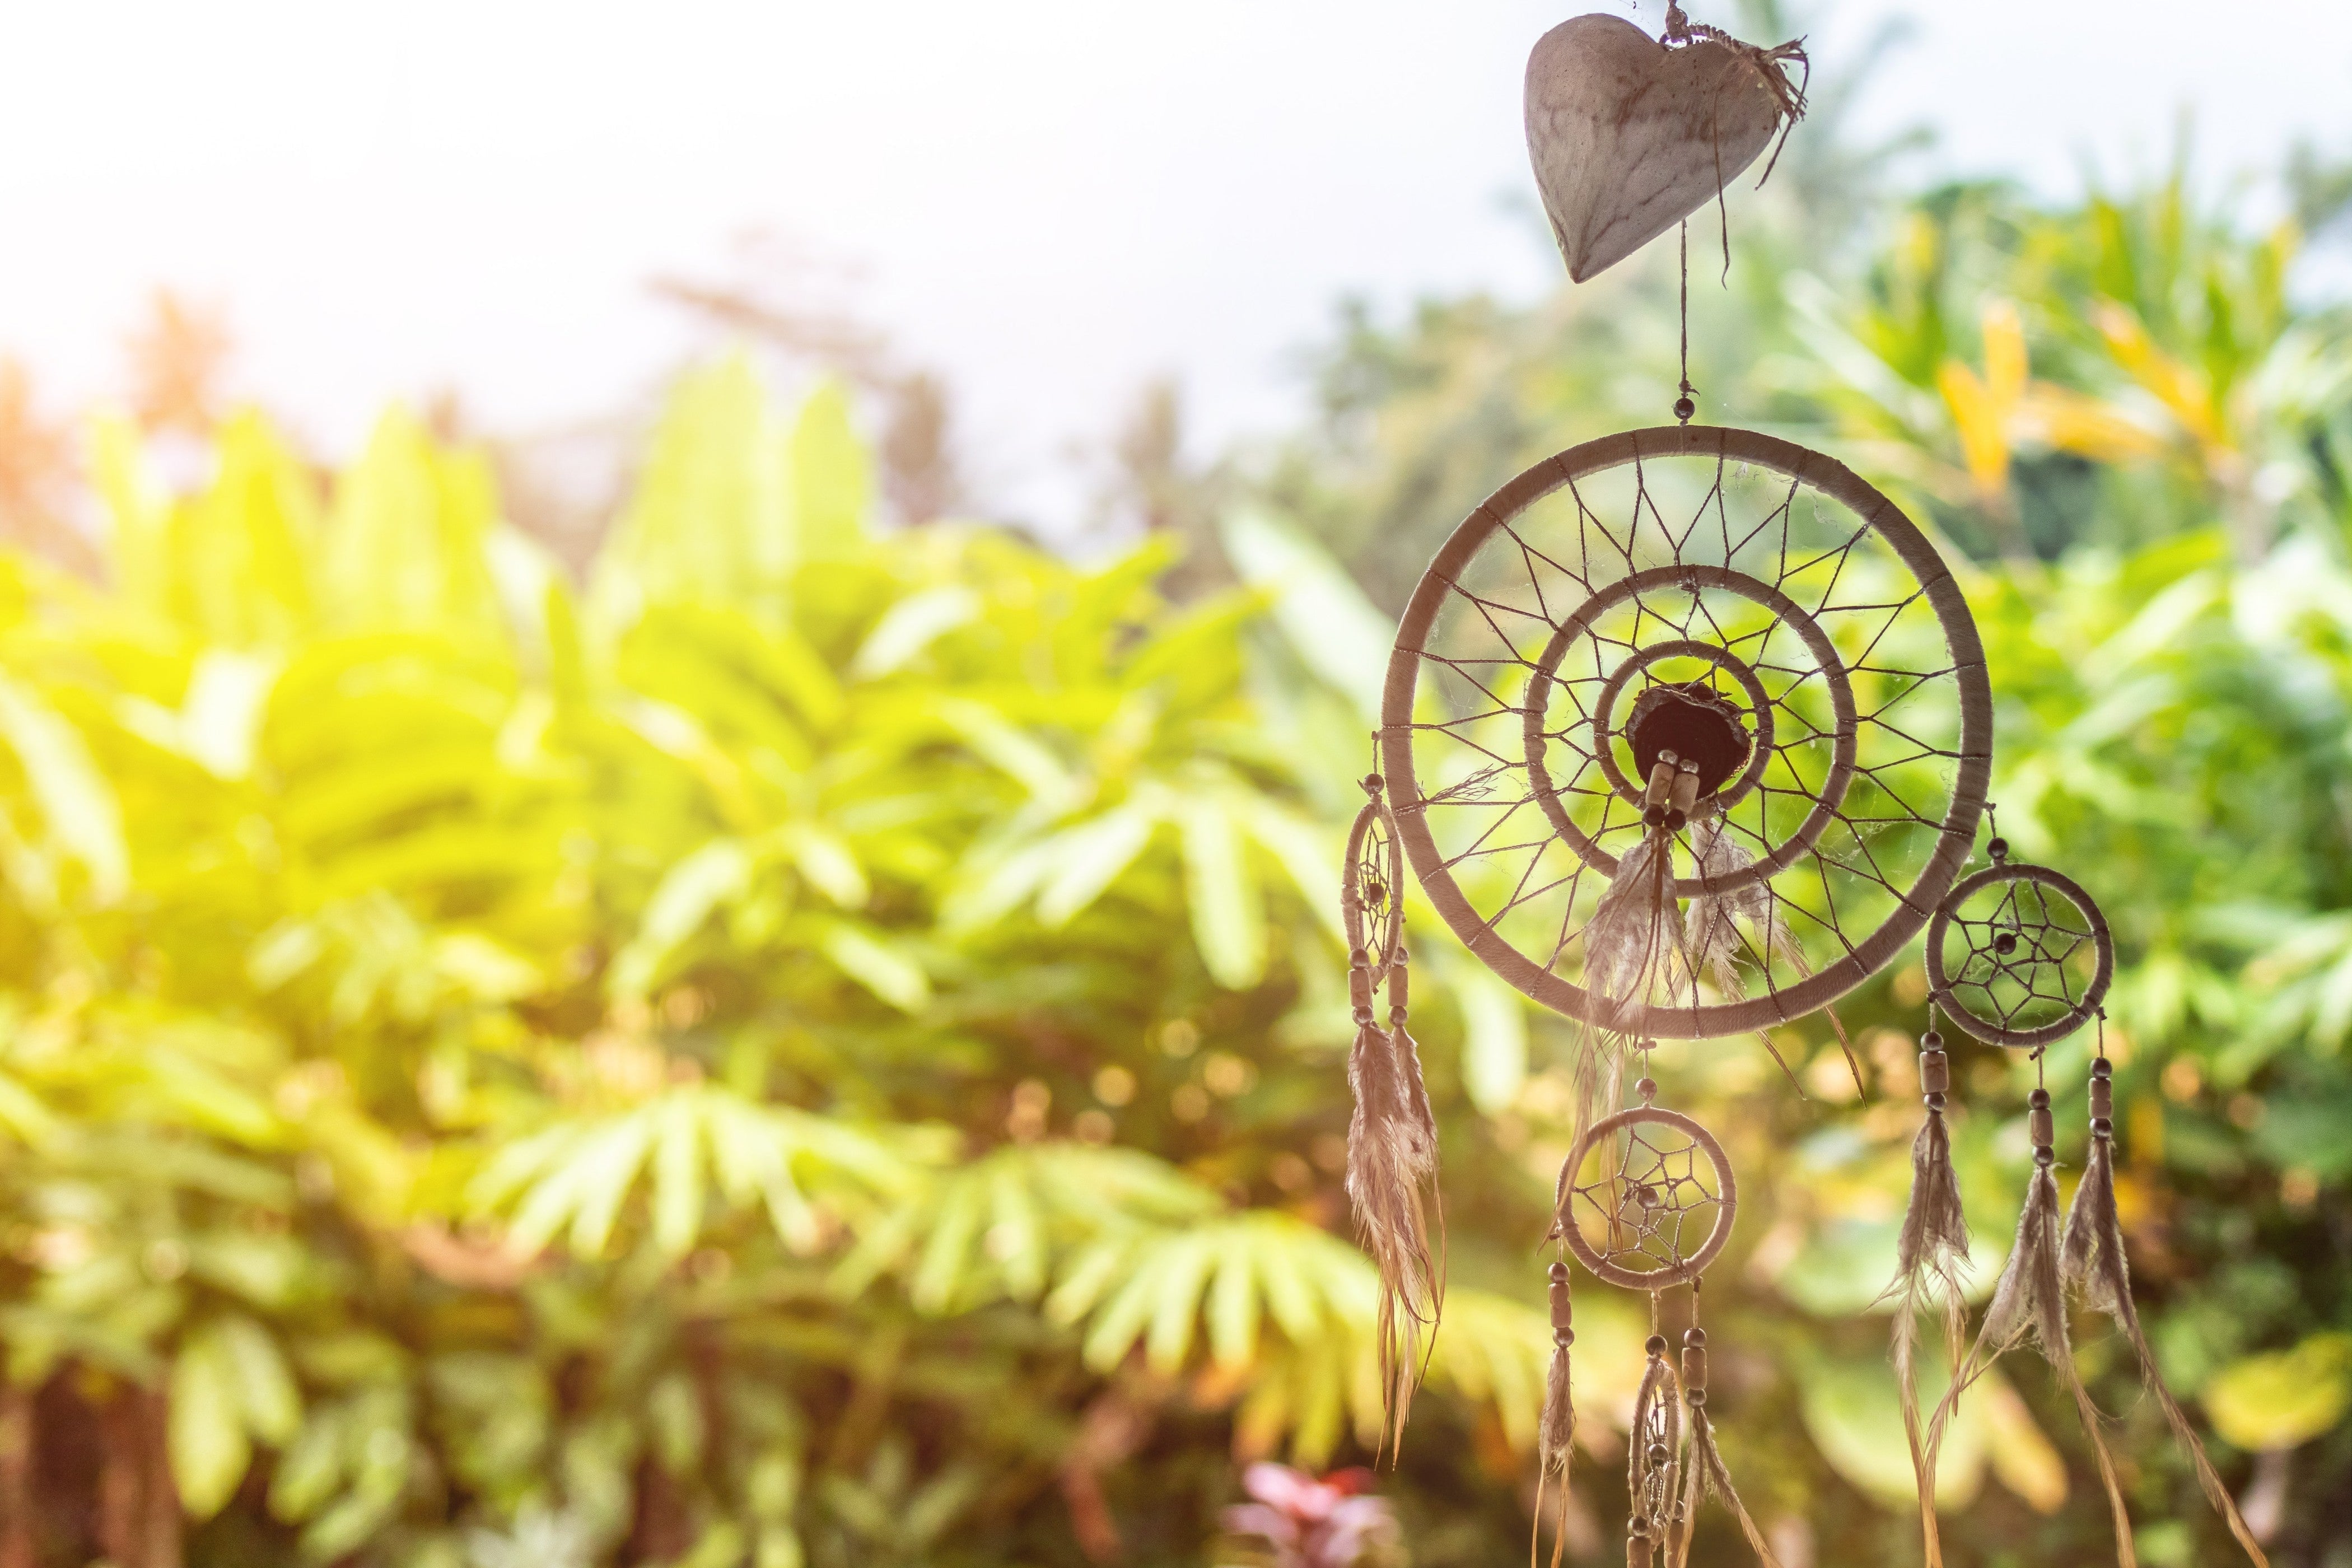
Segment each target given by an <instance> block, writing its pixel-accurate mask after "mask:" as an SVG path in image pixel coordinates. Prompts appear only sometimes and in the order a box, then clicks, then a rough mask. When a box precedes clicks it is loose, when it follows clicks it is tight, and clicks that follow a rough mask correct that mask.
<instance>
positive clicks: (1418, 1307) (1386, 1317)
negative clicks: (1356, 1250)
mask: <svg viewBox="0 0 2352 1568" xmlns="http://www.w3.org/2000/svg"><path fill="white" fill-rule="evenodd" d="M1348 1079H1349V1085H1350V1087H1352V1088H1353V1089H1354V1090H1355V1095H1356V1109H1355V1114H1354V1117H1353V1119H1352V1120H1351V1121H1350V1122H1349V1127H1348V1181H1347V1185H1348V1197H1349V1202H1350V1203H1351V1204H1352V1205H1353V1206H1354V1209H1355V1215H1356V1232H1357V1235H1358V1236H1359V1237H1360V1238H1361V1239H1362V1242H1363V1246H1364V1250H1365V1251H1366V1252H1367V1253H1369V1254H1370V1255H1371V1259H1372V1263H1373V1265H1374V1267H1375V1268H1377V1269H1378V1270H1379V1272H1380V1277H1381V1304H1380V1315H1379V1323H1378V1331H1377V1332H1378V1339H1379V1344H1380V1358H1381V1390H1382V1407H1383V1430H1384V1433H1385V1432H1386V1431H1388V1430H1394V1431H1398V1432H1402V1430H1403V1427H1404V1421H1405V1415H1406V1413H1407V1411H1408V1410H1409V1409H1410V1408H1411V1406H1412V1394H1413V1389H1414V1386H1415V1384H1417V1383H1418V1382H1419V1373H1420V1350H1421V1333H1422V1330H1423V1327H1424V1326H1425V1325H1426V1324H1428V1323H1430V1322H1433V1321H1434V1319H1435V1306H1436V1291H1435V1284H1434V1280H1435V1272H1436V1271H1435V1267H1434V1261H1433V1258H1432V1255H1431V1250H1430V1245H1429V1226H1428V1220H1427V1217H1426V1215H1425V1212H1424V1209H1423V1204H1422V1192H1421V1189H1422V1180H1423V1178H1422V1175H1421V1169H1422V1156H1421V1153H1420V1152H1419V1140H1418V1136H1417V1131H1416V1126H1417V1124H1416V1121H1415V1120H1414V1118H1413V1117H1412V1113H1411V1110H1410V1109H1409V1106H1410V1096H1409V1091H1408V1090H1407V1089H1406V1086H1405V1083H1404V1079H1403V1075H1402V1071H1401V1070H1400V1068H1399V1066H1398V1057H1397V1051H1396V1047H1395V1043H1394V1041H1393V1040H1391V1037H1389V1034H1388V1032H1387V1031H1386V1030H1384V1029H1382V1028H1381V1027H1380V1026H1378V1025H1375V1024H1372V1023H1370V1022H1365V1023H1361V1024H1360V1025H1359V1026H1358V1027H1357V1030H1356V1044H1355V1047H1354V1048H1353V1049H1352V1050H1351V1051H1350V1052H1349V1057H1348Z"/></svg>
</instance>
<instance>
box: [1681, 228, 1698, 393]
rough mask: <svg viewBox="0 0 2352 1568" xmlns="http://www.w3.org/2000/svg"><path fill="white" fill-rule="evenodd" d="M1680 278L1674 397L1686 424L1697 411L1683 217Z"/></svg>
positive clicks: (1687, 248)
mask: <svg viewBox="0 0 2352 1568" xmlns="http://www.w3.org/2000/svg"><path fill="white" fill-rule="evenodd" d="M1682 278H1683V291H1682V299H1683V381H1682V395H1681V396H1679V397H1677V398H1675V418H1676V419H1677V420H1679V421H1681V422H1682V423H1683V424H1685V425H1687V424H1689V423H1690V422H1691V416H1692V415H1694V414H1696V413H1697V412H1698V388H1696V387H1695V386H1693V385H1692V384H1691V378H1690V219H1688V218H1685V219H1683V222H1682Z"/></svg>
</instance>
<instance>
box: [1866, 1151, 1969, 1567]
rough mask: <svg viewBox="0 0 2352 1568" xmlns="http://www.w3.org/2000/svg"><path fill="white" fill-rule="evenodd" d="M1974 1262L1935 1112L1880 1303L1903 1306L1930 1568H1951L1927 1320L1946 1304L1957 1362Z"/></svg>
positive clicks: (1898, 1376) (1900, 1338)
mask: <svg viewBox="0 0 2352 1568" xmlns="http://www.w3.org/2000/svg"><path fill="white" fill-rule="evenodd" d="M1968 1257H1969V1223H1968V1216H1967V1215H1966V1214H1964V1213H1963V1212H1962V1210H1961V1208H1960V1184H1959V1178H1958V1176H1957V1175H1956V1174H1955V1173H1953V1170H1952V1140H1951V1134H1950V1132H1949V1131H1948V1129H1947V1128H1946V1127H1945V1125H1944V1113H1943V1112H1942V1111H1941V1110H1934V1109H1930V1110H1928V1112H1927V1122H1926V1124H1925V1125H1924V1126H1922V1127H1921V1128H1920V1129H1919V1136H1918V1137H1917V1138H1916V1139H1914V1140H1913V1141H1912V1144H1911V1206H1910V1207H1909V1209H1907V1210H1906V1212H1905V1214H1904V1215H1903V1231H1902V1234H1901V1236H1900V1237H1898V1238H1897V1240H1896V1243H1895V1263H1896V1270H1895V1282H1894V1283H1893V1284H1891V1285H1889V1286H1888V1287H1887V1288H1886V1290H1885V1294H1884V1295H1882V1296H1881V1297H1880V1298H1879V1300H1882V1301H1884V1300H1889V1299H1892V1300H1894V1301H1895V1385H1896V1387H1897V1389H1898V1391H1899V1393H1900V1396H1901V1398H1902V1401H1903V1437H1904V1441H1905V1442H1906V1443H1907V1444H1908V1445H1909V1446H1910V1449H1911V1471H1912V1476H1913V1479H1915V1480H1916V1482H1917V1484H1918V1489H1919V1526H1920V1532H1921V1535H1922V1537H1923V1539H1924V1540H1925V1542H1926V1544H1927V1558H1926V1563H1927V1568H1943V1562H1944V1551H1943V1543H1942V1539H1941V1537H1940V1535H1939V1533H1938V1531H1937V1524H1936V1475H1935V1470H1934V1468H1933V1466H1932V1465H1931V1463H1930V1461H1929V1458H1928V1455H1927V1443H1926V1438H1925V1434H1924V1432H1923V1431H1922V1429H1921V1426H1920V1422H1919V1379H1918V1370H1917V1366H1916V1353H1917V1349H1918V1335H1919V1314H1920V1312H1921V1310H1923V1309H1924V1308H1925V1307H1926V1306H1927V1300H1928V1298H1929V1296H1930V1295H1931V1294H1932V1295H1933V1296H1935V1297H1936V1298H1937V1300H1939V1301H1940V1302H1941V1305H1942V1308H1943V1317H1944V1342H1945V1344H1946V1345H1948V1346H1949V1347H1951V1350H1952V1353H1953V1354H1955V1355H1957V1354H1958V1350H1959V1346H1960V1344H1961V1342H1962V1341H1963V1339H1964V1338H1965V1336H1966V1333H1967V1319H1966V1318H1965V1317H1964V1316H1963V1315H1962V1308H1961V1297H1960V1287H1961V1279H1960V1276H1961V1273H1962V1271H1963V1270H1964V1269H1965V1268H1966V1267H1967V1264H1968Z"/></svg>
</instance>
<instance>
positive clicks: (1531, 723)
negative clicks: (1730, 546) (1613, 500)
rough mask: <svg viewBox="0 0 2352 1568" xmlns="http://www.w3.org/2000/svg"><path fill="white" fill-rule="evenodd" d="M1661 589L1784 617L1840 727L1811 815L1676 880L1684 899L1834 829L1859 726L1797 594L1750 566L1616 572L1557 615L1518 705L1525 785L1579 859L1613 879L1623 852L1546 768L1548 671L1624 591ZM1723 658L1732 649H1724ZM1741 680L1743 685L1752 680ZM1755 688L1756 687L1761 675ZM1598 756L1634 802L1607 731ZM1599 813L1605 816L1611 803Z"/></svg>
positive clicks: (1751, 874)
mask: <svg viewBox="0 0 2352 1568" xmlns="http://www.w3.org/2000/svg"><path fill="white" fill-rule="evenodd" d="M1663 587H1673V588H1680V589H1682V590H1684V591H1685V592H1686V593H1688V594H1690V595H1691V596H1692V597H1694V598H1696V597H1697V595H1698V593H1699V590H1701V589H1703V588H1720V589H1722V590H1724V591H1725V592H1726V593H1730V594H1737V595H1739V596H1740V597H1741V598H1743V599H1746V600H1748V602H1750V603H1751V604H1755V605H1761V606H1763V607H1764V608H1765V609H1767V610H1769V611H1771V612H1772V614H1773V615H1774V616H1776V617H1778V618H1779V620H1780V622H1781V623H1782V624H1783V625H1785V626H1787V627H1788V628H1789V629H1790V631H1792V632H1794V633H1796V634H1797V637H1798V640H1799V641H1801V642H1802V643H1803V644H1804V645H1805V651H1806V652H1808V653H1810V654H1811V655H1812V658H1813V665H1814V668H1817V669H1819V670H1820V671H1821V674H1822V681H1823V682H1824V683H1825V684H1826V685H1827V686H1828V688H1829V695H1830V709H1831V711H1832V714H1833V715H1834V717H1835V721H1836V726H1837V727H1836V729H1835V731H1833V732H1832V747H1831V758H1830V771H1829V773H1828V775H1827V776H1826V777H1825V778H1823V779H1822V784H1821V788H1820V790H1819V791H1818V792H1817V793H1816V794H1815V795H1814V797H1813V809H1812V810H1811V812H1809V813H1807V814H1806V816H1805V820H1804V821H1803V822H1801V823H1800V824H1799V825H1798V827H1797V830H1796V832H1794V833H1792V834H1790V836H1789V837H1788V838H1787V839H1785V840H1783V841H1782V842H1780V843H1779V844H1776V845H1774V846H1772V847H1771V850H1770V852H1769V853H1768V854H1765V855H1760V856H1759V857H1758V858H1756V859H1755V860H1753V861H1751V862H1750V863H1748V865H1746V866H1743V867H1741V868H1739V869H1738V870H1736V871H1732V872H1729V873H1728V874H1727V875H1724V876H1719V877H1707V878H1698V877H1677V878H1675V886H1674V894H1675V897H1676V898H1678V899H1694V898H1700V897H1715V896H1719V895H1721V894H1723V893H1726V892H1729V891H1731V890H1732V889H1737V888H1744V887H1747V886H1748V885H1749V884H1750V883H1753V882H1760V881H1763V880H1765V879H1769V878H1770V877H1773V876H1777V875H1778V874H1779V873H1780V871H1782V870H1784V869H1786V868H1788V867H1790V866H1791V865H1793V864H1795V862H1796V861H1797V860H1798V859H1800V858H1802V857H1803V856H1805V855H1806V854H1808V853H1810V852H1811V849H1812V847H1813V845H1814V844H1815V843H1816V842H1818V841H1819V840H1820V838H1821V836H1822V834H1823V833H1825V832H1827V831H1828V830H1829V826H1830V824H1831V823H1832V822H1835V821H1836V820H1837V815H1838V808H1839V807H1840V806H1842V805H1844V804H1845V792H1846V788H1847V786H1848V785H1850V784H1852V783H1853V773H1854V755H1855V750H1856V741H1855V733H1856V731H1857V730H1858V728H1859V724H1858V722H1857V721H1856V719H1855V717H1854V707H1853V686H1852V685H1851V684H1850V683H1849V682H1848V680H1847V679H1846V673H1845V665H1844V663H1843V661H1842V660H1841V659H1840V658H1838V656H1837V649H1836V648H1835V647H1832V645H1831V642H1830V639H1829V634H1827V633H1826V632H1824V631H1822V628H1821V626H1819V625H1817V624H1816V623H1815V622H1814V620H1813V617H1812V616H1809V615H1807V614H1806V613H1805V611H1804V610H1803V609H1802V608H1801V606H1800V605H1798V604H1797V602H1796V601H1795V600H1793V599H1791V598H1790V597H1789V595H1786V594H1783V593H1782V592H1780V589H1778V588H1775V587H1774V586H1772V585H1771V584H1769V583H1765V582H1761V581H1759V580H1758V579H1756V578H1754V577H1750V576H1749V575H1748V574H1746V573H1745V572H1735V571H1733V570H1731V569H1730V568H1729V567H1727V566H1712V565H1706V564H1703V563H1690V564H1686V565H1681V566H1654V567H1652V568H1650V569H1649V570H1648V571H1646V572H1635V573H1633V574H1629V575H1627V576H1623V577H1620V578H1619V579H1618V580H1617V581H1616V582H1614V583H1612V584H1609V586H1607V587H1606V588H1603V589H1601V591H1600V592H1599V593H1597V594H1595V595H1592V596H1591V598H1589V599H1587V600H1585V601H1584V603H1583V604H1581V605H1578V606H1577V608H1576V613H1575V614H1573V615H1571V616H1569V617H1568V618H1567V619H1566V620H1564V621H1562V622H1560V624H1559V628H1558V629H1557V630H1555V631H1554V632H1553V633H1552V635H1551V640H1550V641H1549V642H1548V643H1546V644H1545V645H1544V650H1543V654H1542V656H1541V657H1540V658H1538V659H1537V660H1536V663H1535V673H1534V674H1533V675H1532V676H1530V677H1529V678H1528V689H1527V696H1526V698H1525V699H1524V700H1523V703H1522V708H1521V728H1520V736H1521V745H1522V747H1523V749H1524V751H1525V752H1526V755H1527V762H1528V793H1529V794H1531V795H1534V796H1535V798H1536V800H1537V801H1538V803H1539V804H1540V805H1542V807H1543V812H1544V816H1545V817H1546V818H1548V819H1549V821H1550V823H1551V826H1552V831H1553V832H1555V833H1557V834H1558V835H1559V837H1561V838H1564V839H1566V840H1567V841H1568V846H1569V847H1570V848H1571V849H1573V850H1575V851H1576V855H1577V858H1579V859H1580V860H1582V861H1583V862H1584V863H1585V864H1586V865H1588V866H1590V867H1591V868H1593V869H1594V870H1596V871H1598V872H1600V873H1601V875H1602V876H1604V877H1611V878H1613V877H1615V876H1616V875H1617V857H1616V856H1614V855H1612V854H1611V853H1609V851H1608V850H1606V849H1603V848H1602V847H1601V846H1600V845H1598V844H1596V843H1594V842H1593V841H1592V839H1591V836H1589V835H1588V834H1586V833H1585V831H1584V830H1583V829H1582V828H1580V827H1579V826H1577V825H1576V823H1575V821H1574V819H1573V818H1571V817H1570V815H1569V811H1568V804H1567V803H1566V802H1565V801H1563V800H1561V799H1560V797H1559V786H1558V785H1557V784H1553V783H1552V778H1551V772H1550V770H1549V769H1548V768H1547V767H1545V766H1544V748H1545V747H1546V745H1547V744H1548V743H1549V737H1548V736H1547V735H1546V734H1545V732H1544V715H1545V712H1546V711H1547V710H1549V708H1550V706H1551V687H1552V672H1553V671H1554V670H1556V669H1558V668H1559V665H1560V661H1561V660H1562V659H1564V658H1567V657H1568V650H1569V649H1570V647H1573V646H1574V645H1575V643H1576V641H1577V639H1578V638H1580V637H1590V636H1591V635H1592V627H1593V625H1594V623H1595V622H1597V621H1598V620H1599V619H1600V618H1601V616H1603V615H1604V614H1606V613H1607V612H1609V611H1610V610H1612V609H1614V608H1616V607H1617V606H1618V605H1622V604H1623V603H1624V602H1625V601H1626V600H1628V599H1634V598H1639V597H1640V596H1641V595H1642V594H1643V592H1644V591H1645V590H1647V589H1651V588H1663ZM1698 646H1701V647H1704V645H1698ZM1635 657H1636V658H1638V657H1639V655H1638V654H1637V655H1636V656H1635ZM1706 657H1709V658H1712V657H1713V654H1712V653H1711V652H1710V653H1709V654H1708V655H1706ZM1725 657H1727V658H1729V657H1731V656H1729V655H1728V654H1727V655H1726V656H1725ZM1740 668H1742V669H1745V668H1746V666H1745V665H1744V664H1742V665H1741V666H1740ZM1613 679H1614V678H1613V677H1612V680H1613ZM1804 679H1810V678H1804ZM1741 684H1742V686H1743V687H1745V685H1746V682H1745V681H1743V682H1742V683H1741ZM1757 689H1758V690H1759V691H1760V689H1761V682H1759V684H1758V687H1757ZM1791 689H1794V688H1793V686H1792V687H1791ZM1603 711H1605V710H1603ZM1757 711H1758V712H1759V714H1769V712H1770V711H1771V703H1770V701H1769V700H1767V701H1766V702H1764V703H1763V704H1762V705H1760V706H1759V708H1758V710H1757ZM1768 724H1769V719H1765V718H1759V720H1758V721H1757V728H1758V731H1759V732H1758V734H1757V735H1756V737H1755V740H1754V743H1753V754H1752V755H1751V756H1750V757H1749V759H1748V773H1744V774H1742V775H1741V777H1740V782H1739V784H1738V786H1737V788H1738V790H1739V791H1740V792H1742V793H1744V792H1746V791H1747V790H1748V789H1749V788H1751V787H1752V785H1751V782H1750V781H1751V779H1752V778H1759V777H1760V776H1761V771H1762V768H1763V766H1764V764H1765V763H1767V762H1768V761H1769V759H1770V757H1771V755H1772V750H1773V749H1772V748H1771V747H1770V746H1769V745H1767V744H1766V743H1765V742H1766V740H1767V739H1768V737H1769V733H1770V731H1769V729H1768V728H1767V726H1768ZM1601 757H1602V759H1603V767H1604V769H1605V771H1606V773H1607V775H1608V777H1609V779H1610V784H1611V787H1612V789H1613V790H1617V791H1620V792H1622V793H1623V794H1624V795H1625V796H1626V798H1627V799H1628V800H1638V799H1640V793H1639V792H1638V791H1634V790H1631V789H1629V788H1627V786H1626V784H1624V783H1623V782H1622V770H1621V769H1619V768H1617V767H1616V765H1615V763H1614V759H1612V758H1610V757H1609V753H1608V747H1607V744H1606V740H1605V738H1603V742H1602V745H1601ZM1603 816H1604V820H1605V817H1606V811H1605V809H1604V812H1603ZM1627 826H1633V824H1631V823H1629V824H1627Z"/></svg>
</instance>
